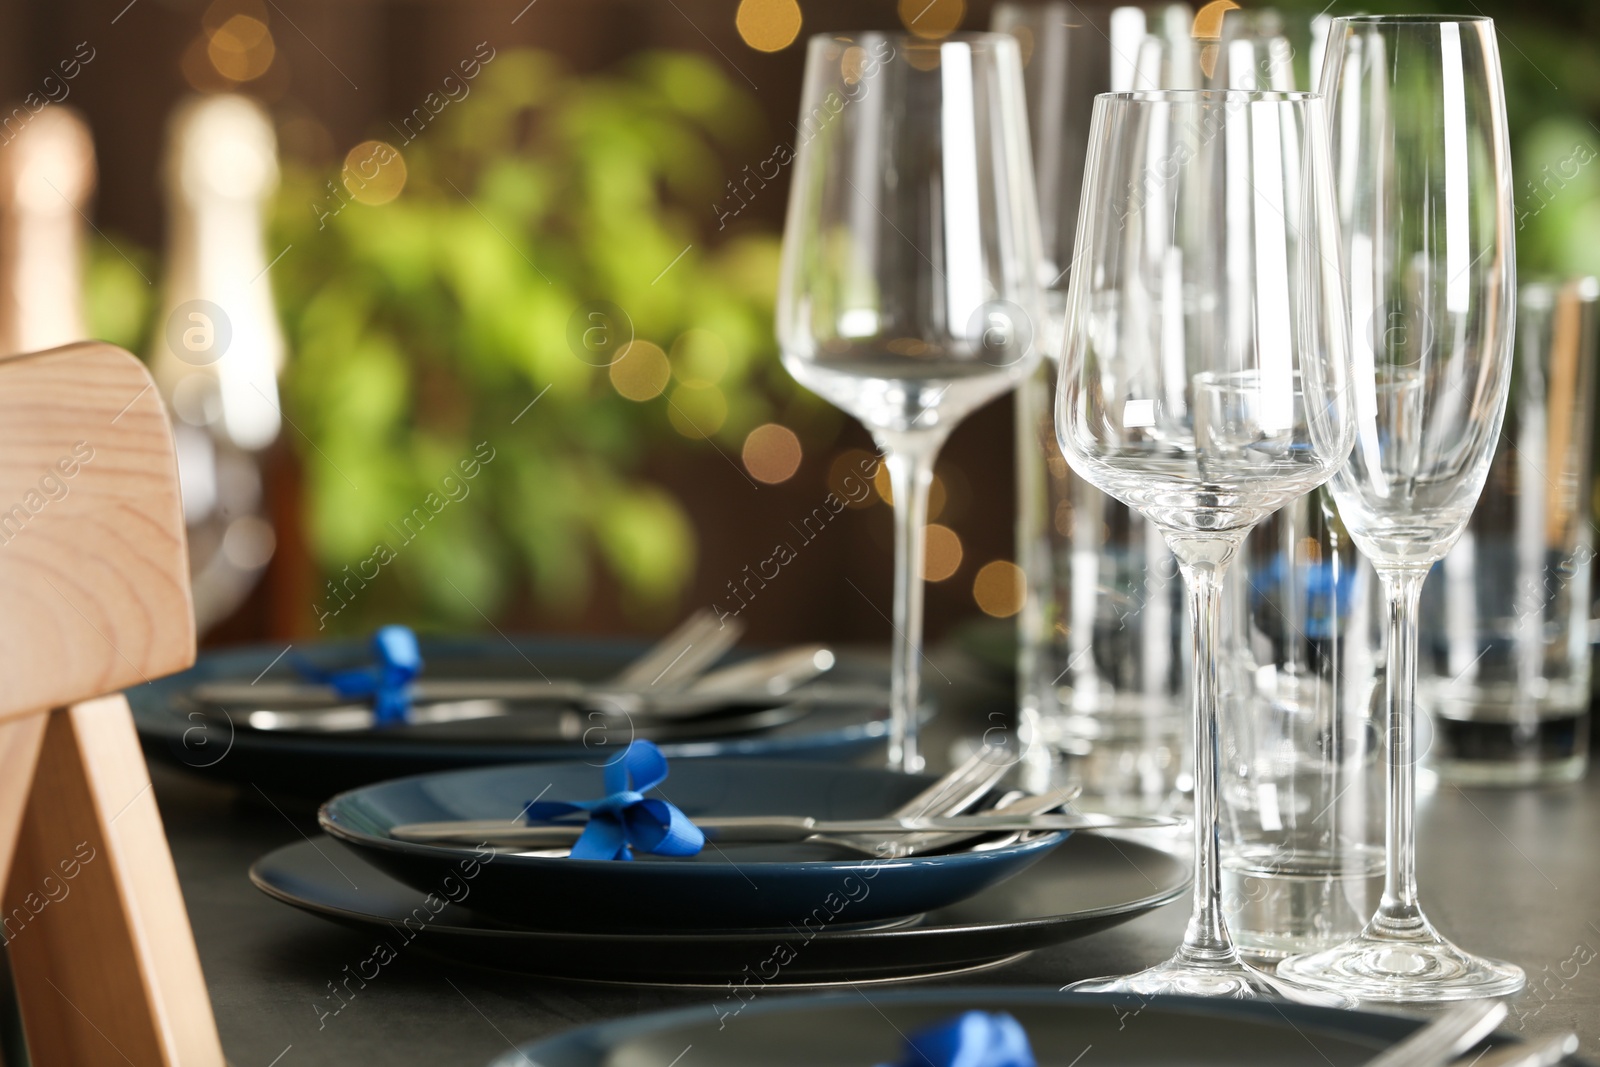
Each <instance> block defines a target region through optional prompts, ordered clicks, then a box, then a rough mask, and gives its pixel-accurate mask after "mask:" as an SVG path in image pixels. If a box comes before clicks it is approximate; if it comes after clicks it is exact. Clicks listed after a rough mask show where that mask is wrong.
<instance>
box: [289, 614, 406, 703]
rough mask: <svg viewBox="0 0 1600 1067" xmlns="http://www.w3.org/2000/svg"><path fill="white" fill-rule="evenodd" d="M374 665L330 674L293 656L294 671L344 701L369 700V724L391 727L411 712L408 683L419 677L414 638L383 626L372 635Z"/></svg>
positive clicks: (397, 629)
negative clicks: (328, 687) (323, 686)
mask: <svg viewBox="0 0 1600 1067" xmlns="http://www.w3.org/2000/svg"><path fill="white" fill-rule="evenodd" d="M372 653H373V655H375V656H377V657H378V662H377V663H374V664H372V665H370V666H367V667H355V668H351V669H348V670H337V671H330V670H324V669H323V668H321V667H317V666H314V665H313V664H310V663H307V662H306V661H305V660H303V659H301V658H300V657H298V656H296V657H295V658H294V665H295V669H296V670H298V671H299V672H300V673H301V674H302V675H304V676H305V677H306V678H308V679H310V680H311V681H313V682H321V683H322V684H323V685H330V686H332V687H333V690H334V692H336V693H338V694H339V695H340V696H341V697H344V698H346V699H348V700H365V699H367V698H369V697H370V698H371V699H372V713H373V724H374V725H376V726H395V725H398V724H400V723H403V722H405V721H406V716H407V715H408V714H410V712H411V683H412V682H413V681H414V680H415V679H416V677H417V675H419V674H421V673H422V651H421V649H419V648H418V647H417V635H416V634H414V633H412V632H411V629H410V627H406V626H385V627H382V628H381V629H379V630H378V632H377V633H375V634H373V635H372Z"/></svg>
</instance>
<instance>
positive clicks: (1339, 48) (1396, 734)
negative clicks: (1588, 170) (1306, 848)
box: [1278, 15, 1524, 1000]
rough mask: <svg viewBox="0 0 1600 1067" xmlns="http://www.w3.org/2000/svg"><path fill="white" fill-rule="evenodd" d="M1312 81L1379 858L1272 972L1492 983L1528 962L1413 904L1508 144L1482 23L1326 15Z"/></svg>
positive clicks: (1441, 987)
mask: <svg viewBox="0 0 1600 1067" xmlns="http://www.w3.org/2000/svg"><path fill="white" fill-rule="evenodd" d="M1322 88H1323V91H1324V93H1325V94H1326V95H1327V98H1328V100H1329V109H1330V113H1331V114H1332V115H1333V116H1334V118H1333V156H1334V160H1335V167H1336V173H1337V174H1338V194H1339V205H1340V214H1341V222H1342V231H1343V237H1342V241H1343V248H1342V253H1343V261H1344V264H1345V271H1346V276H1347V278H1348V282H1349V292H1350V333H1351V348H1352V359H1353V365H1354V367H1355V368H1356V377H1355V379H1354V382H1355V389H1356V392H1355V401H1356V402H1355V405H1354V407H1355V409H1356V417H1357V431H1356V445H1355V449H1354V452H1353V453H1352V455H1351V457H1350V460H1349V462H1348V463H1347V464H1346V465H1345V466H1344V467H1343V469H1341V470H1340V471H1339V473H1338V474H1337V475H1336V476H1335V477H1334V479H1333V481H1332V483H1331V487H1332V490H1333V495H1334V498H1335V500H1336V501H1337V502H1338V505H1339V514H1340V516H1341V517H1342V518H1343V520H1344V523H1345V526H1346V527H1347V528H1348V530H1349V532H1350V536H1351V538H1352V539H1353V540H1354V541H1355V543H1356V545H1357V547H1359V548H1360V549H1361V551H1362V553H1363V554H1365V555H1366V556H1367V557H1368V558H1369V559H1370V560H1371V561H1372V563H1373V565H1374V566H1375V567H1376V569H1377V571H1378V575H1379V577H1380V579H1381V580H1382V583H1383V588H1384V594H1385V601H1386V605H1387V619H1386V624H1387V629H1388V652H1387V655H1388V665H1387V669H1386V671H1385V689H1386V696H1387V718H1388V766H1387V768H1386V772H1387V774H1386V778H1387V780H1386V783H1385V784H1386V787H1387V797H1388V805H1387V807H1388V824H1387V827H1386V832H1385V848H1384V852H1385V856H1384V859H1385V866H1386V871H1385V878H1384V890H1383V898H1382V901H1381V903H1380V904H1379V906H1378V911H1377V914H1376V915H1375V916H1374V917H1373V918H1372V920H1371V921H1370V922H1369V923H1368V924H1367V927H1366V929H1365V930H1364V931H1363V932H1362V933H1361V934H1360V935H1359V936H1358V937H1356V938H1354V939H1352V940H1350V941H1347V942H1345V943H1344V944H1343V945H1339V946H1336V947H1334V948H1331V949H1328V950H1326V951H1324V952H1320V953H1316V954H1314V955H1309V956H1299V957H1293V958H1291V959H1289V960H1286V961H1284V962H1283V963H1282V964H1280V965H1279V968H1278V973H1279V975H1280V976H1282V977H1284V978H1285V979H1287V980H1289V981H1291V982H1294V983H1296V984H1299V985H1303V986H1306V987H1310V988H1317V989H1338V990H1340V991H1342V992H1345V993H1348V994H1350V995H1352V996H1358V997H1361V998H1363V999H1372V1000H1458V999H1465V998H1468V997H1490V996H1502V995H1505V994H1507V993H1512V992H1515V991H1516V990H1518V989H1520V988H1521V987H1522V985H1523V981H1524V978H1523V973H1522V971H1521V970H1520V969H1519V968H1517V967H1515V966H1513V965H1511V964H1508V963H1500V962H1498V961H1495V960H1487V959H1482V958H1479V957H1477V956H1473V955H1471V954H1469V953H1466V952H1463V951H1462V950H1461V949H1459V948H1457V947H1456V946H1454V945H1452V944H1451V943H1450V942H1449V941H1447V940H1445V939H1444V938H1443V937H1442V936H1440V934H1439V933H1438V932H1437V931H1436V930H1434V928H1433V926H1432V924H1431V923H1429V922H1428V919H1427V917H1426V916H1424V915H1423V913H1422V908H1421V906H1420V905H1419V903H1418V896H1417V872H1416V832H1415V828H1414V826H1413V822H1412V818H1413V807H1414V792H1413V790H1414V785H1415V777H1416V774H1415V766H1414V761H1415V755H1414V753H1413V751H1412V720H1413V717H1414V715H1415V698H1416V685H1417V604H1418V598H1419V597H1420V596H1421V592H1422V583H1423V580H1424V579H1425V578H1426V577H1427V576H1428V571H1429V569H1430V568H1431V567H1432V566H1433V564H1434V563H1435V562H1437V561H1438V560H1439V559H1441V558H1443V556H1444V555H1445V553H1446V552H1448V551H1449V550H1450V548H1451V546H1452V545H1454V544H1455V542H1456V539H1457V538H1458V537H1460V535H1461V531H1462V529H1463V528H1464V527H1465V526H1466V523H1467V518H1468V517H1469V516H1470V515H1471V514H1472V509H1473V506H1474V505H1475V504H1476V503H1477V501H1478V494H1479V493H1480V492H1481V491H1482V489H1483V484H1484V479H1485V478H1486V477H1487V475H1488V471H1489V463H1490V460H1491V459H1492V458H1493V455H1494V448H1495V443H1496V441H1497V440H1498V439H1499V436H1500V422H1501V419H1502V417H1503V416H1504V414H1505V407H1506V395H1507V389H1508V385H1509V382H1510V375H1511V342H1512V329H1513V322H1514V315H1515V309H1516V267H1515V262H1514V260H1515V253H1514V247H1513V243H1514V238H1513V235H1512V214H1511V155H1510V151H1509V148H1508V144H1507V134H1506V116H1505V99H1504V90H1503V87H1502V85H1501V81H1500V55H1499V50H1498V46H1497V45H1496V43H1495V32H1494V23H1493V22H1492V21H1491V20H1489V19H1486V18H1464V17H1463V18H1455V17H1432V16H1412V15H1396V16H1365V17H1361V18H1341V19H1337V20H1335V22H1334V24H1333V27H1332V29H1331V30H1330V32H1329V37H1328V48H1327V58H1326V60H1325V63H1324V66H1323V72H1322Z"/></svg>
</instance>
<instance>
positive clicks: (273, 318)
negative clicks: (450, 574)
mask: <svg viewBox="0 0 1600 1067" xmlns="http://www.w3.org/2000/svg"><path fill="white" fill-rule="evenodd" d="M164 177H165V182H166V188H167V210H168V240H167V259H166V276H165V279H164V283H163V292H162V302H161V305H160V314H159V315H158V316H157V318H156V324H155V336H154V337H152V338H151V342H150V350H151V356H150V365H151V370H152V372H153V373H154V375H155V379H156V383H157V385H158V386H159V387H160V389H161V392H162V395H163V396H164V397H165V398H166V400H167V404H168V406H169V407H170V408H171V409H172V413H173V416H174V423H175V425H174V434H175V437H176V440H177V449H178V477H179V481H180V482H181V483H182V487H183V507H184V519H185V521H186V522H187V524H188V527H189V563H190V568H191V570H192V571H193V576H194V603H195V619H196V623H197V625H198V626H199V628H200V629H201V630H202V631H204V630H205V629H206V628H208V627H210V626H212V625H215V624H216V623H218V622H220V621H221V620H222V619H224V618H226V617H227V616H228V615H229V614H231V613H232V612H233V611H234V609H236V608H237V607H238V606H239V604H241V603H242V602H243V601H244V598H245V597H246V596H248V595H249V593H250V590H251V589H252V588H253V587H254V585H255V583H256V581H257V580H258V578H259V577H260V575H261V573H262V571H263V569H264V568H265V567H266V565H267V562H268V560H270V559H271V558H272V553H273V549H274V547H275V543H276V542H275V539H274V534H273V529H272V525H271V524H270V522H269V521H268V520H267V517H266V514H265V506H264V501H263V494H262V472H261V464H262V458H261V453H262V452H263V450H265V449H266V448H267V447H268V446H269V445H271V444H272V442H273V441H274V440H276V439H277V436H278V430H279V426H280V420H281V412H280V410H279V406H278V372H279V371H280V370H281V369H282V367H283V362H284V344H283V335H282V333H281V332H280V330H279V327H278V319H277V315H276V313H275V311H274V308H273V301H272V284H271V280H270V278H269V277H268V269H269V267H270V266H271V264H270V262H269V257H268V256H267V254H266V246H265V243H264V240H263V235H264V227H265V222H266V218H265V213H266V210H267V206H268V201H269V198H270V197H271V196H272V193H273V191H274V190H275V189H276V188H277V183H278V158H277V140H276V137H275V136H274V134H273V130H272V122H271V120H270V118H269V117H268V116H267V113H266V111H265V110H264V109H263V108H262V107H261V105H259V104H257V103H255V102H254V101H252V100H250V99H249V98H247V97H244V96H237V95H233V94H227V93H218V94H212V95H207V96H200V97H190V98H189V99H187V100H185V101H184V102H182V103H181V104H179V105H178V107H177V108H176V109H175V110H174V112H173V115H172V118H171V121H170V123H169V126H168V142H167V160H166V170H165V175H164Z"/></svg>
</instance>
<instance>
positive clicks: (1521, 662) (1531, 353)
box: [1419, 278, 1600, 786]
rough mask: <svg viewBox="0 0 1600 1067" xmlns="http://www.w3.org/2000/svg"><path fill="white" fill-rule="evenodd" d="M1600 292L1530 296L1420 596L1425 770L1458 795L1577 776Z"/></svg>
mask: <svg viewBox="0 0 1600 1067" xmlns="http://www.w3.org/2000/svg"><path fill="white" fill-rule="evenodd" d="M1597 312H1600V283H1597V282H1596V280H1595V279H1594V278H1574V279H1571V280H1568V281H1566V282H1563V283H1560V284H1551V283H1546V282H1538V281H1535V282H1528V283H1525V284H1524V285H1523V286H1522V289H1521V293H1520V304H1519V307H1518V309H1517V342H1516V354H1515V358H1514V359H1513V361H1512V367H1511V402H1510V403H1509V404H1508V405H1507V407H1506V418H1505V424H1504V428H1503V430H1502V432H1501V444H1500V448H1499V450H1498V451H1497V452H1496V453H1495V457H1494V462H1493V465H1492V466H1491V467H1490V468H1489V478H1488V481H1487V482H1486V483H1485V485H1484V489H1483V496H1482V497H1481V498H1480V499H1479V501H1478V506H1477V508H1476V510H1474V511H1473V513H1472V519H1471V520H1470V521H1469V522H1468V524H1467V529H1466V532H1465V533H1463V534H1462V535H1461V540H1460V541H1459V542H1457V543H1456V547H1455V548H1454V549H1453V550H1452V551H1451V553H1450V554H1449V555H1448V556H1446V557H1445V558H1444V559H1443V560H1442V561H1441V562H1440V563H1439V564H1438V565H1437V566H1436V567H1435V568H1434V571H1433V573H1432V574H1431V575H1430V576H1429V578H1428V584H1427V586H1426V587H1425V588H1424V590H1423V606H1422V618H1421V630H1422V641H1423V655H1422V657H1421V662H1420V664H1419V667H1420V671H1421V675H1422V678H1421V687H1422V693H1423V698H1424V702H1425V704H1426V706H1427V707H1428V709H1429V711H1431V712H1432V713H1433V729H1434V736H1433V744H1432V746H1431V748H1430V749H1429V751H1428V753H1427V758H1428V761H1429V763H1430V764H1431V765H1432V766H1433V768H1434V769H1435V770H1437V771H1438V772H1439V773H1440V775H1441V776H1443V777H1444V778H1445V779H1447V780H1449V781H1454V782H1459V783H1462V784H1465V785H1501V786H1514V785H1540V784H1548V783H1554V782H1571V781H1576V780H1578V779H1579V778H1582V777H1583V774H1584V771H1585V770H1586V769H1587V767H1588V764H1589V673H1590V662H1589V659H1590V644H1589V600H1590V596H1591V592H1590V574H1591V571H1592V569H1593V562H1592V561H1593V559H1594V526H1593V524H1592V523H1591V522H1590V520H1589V513H1590V493H1591V491H1592V488H1593V479H1592V476H1591V474H1592V465H1593V464H1592V454H1593V445H1594V416H1595V406H1596V384H1597V377H1600V376H1597V374H1596V370H1597V368H1596V346H1597V340H1600V313H1597Z"/></svg>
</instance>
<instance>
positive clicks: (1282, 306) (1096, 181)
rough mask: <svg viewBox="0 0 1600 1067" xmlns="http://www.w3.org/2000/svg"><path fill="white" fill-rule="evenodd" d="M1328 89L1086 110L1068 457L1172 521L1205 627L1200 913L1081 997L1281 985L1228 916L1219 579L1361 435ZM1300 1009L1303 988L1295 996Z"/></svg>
mask: <svg viewBox="0 0 1600 1067" xmlns="http://www.w3.org/2000/svg"><path fill="white" fill-rule="evenodd" d="M1337 247H1338V231H1337V215H1336V211H1335V206H1334V203H1333V176H1332V169H1331V166H1330V162H1329V156H1328V147H1327V130H1326V124H1325V120H1324V116H1323V111H1322V100H1321V98H1320V97H1317V96H1315V95H1312V94H1308V93H1280V92H1252V91H1244V90H1202V91H1195V90H1187V91H1185V90H1165V91H1157V90H1138V91H1134V92H1128V93H1108V94H1105V95H1102V96H1100V97H1098V98H1097V99H1096V101H1095V111H1094V123H1093V127H1092V131H1091V134H1090V156H1089V164H1088V168H1087V172H1086V175H1085V188H1084V194H1083V206H1082V208H1081V210H1080V211H1079V214H1078V250H1077V253H1076V258H1077V261H1078V263H1077V266H1076V268H1075V269H1074V270H1073V274H1072V288H1071V294H1070V297H1069V302H1068V310H1067V329H1066V337H1065V341H1064V348H1063V353H1062V367H1061V388H1060V390H1059V399H1058V405H1057V408H1056V419H1057V430H1058V434H1059V436H1060V440H1061V448H1062V451H1063V453H1064V454H1065V455H1066V457H1067V459H1068V461H1069V462H1070V463H1071V464H1072V466H1073V468H1074V469H1075V470H1076V471H1077V472H1078V473H1079V474H1080V475H1081V476H1082V477H1084V478H1085V479H1087V480H1089V481H1091V482H1093V483H1094V484H1095V485H1097V486H1099V487H1100V488H1101V489H1102V490H1104V491H1105V492H1106V493H1108V494H1110V495H1111V496H1114V497H1116V498H1117V499H1119V500H1121V501H1123V502H1124V503H1126V504H1127V505H1129V506H1130V507H1132V508H1135V509H1137V510H1138V511H1140V512H1142V513H1144V515H1145V516H1146V517H1147V518H1148V519H1149V520H1150V521H1151V522H1153V523H1154V524H1155V525H1156V526H1157V527H1159V528H1160V530H1161V531H1162V534H1163V535H1164V536H1165V537H1166V540H1167V543H1168V544H1169V545H1170V546H1171V548H1172V551H1173V554H1174V555H1175V556H1176V557H1177V558H1178V563H1179V568H1180V570H1181V571H1182V573H1183V577H1184V582H1185V585H1186V586H1187V589H1188V594H1189V611H1190V621H1191V624H1192V625H1193V627H1194V660H1193V669H1194V753H1195V756H1194V759H1195V788H1194V810H1195V825H1194V835H1195V840H1194V851H1195V884H1194V912H1193V915H1192V917H1191V918H1190V920H1189V926H1188V929H1187V931H1186V933H1185V935H1184V939H1183V944H1182V945H1181V946H1180V947H1179V948H1178V951H1177V953H1176V954H1175V955H1174V956H1173V957H1172V958H1171V959H1170V960H1168V961H1167V962H1165V963H1162V964H1159V965H1157V966H1155V967H1152V968H1150V969H1148V970H1145V971H1141V972H1139V973H1138V974H1134V975H1130V976H1128V977H1125V978H1116V979H1097V980H1094V981H1091V982H1080V983H1077V985H1076V986H1075V987H1073V988H1076V989H1080V990H1087V991H1096V992H1124V993H1134V994H1138V995H1141V996H1142V995H1145V994H1153V993H1188V994H1200V995H1209V996H1232V997H1253V996H1261V995H1268V994H1272V995H1284V994H1285V990H1284V989H1283V988H1282V987H1281V986H1279V985H1278V984H1277V983H1276V982H1275V981H1274V980H1273V979H1272V978H1270V977H1269V976H1267V975H1265V974H1263V973H1261V972H1259V971H1256V970H1254V969H1252V968H1250V967H1247V966H1246V965H1245V964H1244V963H1243V962H1241V960H1240V959H1239V956H1238V953H1237V952H1236V951H1235V948H1234V945H1233V942H1232V939H1231V938H1230V936H1229V934H1228V930H1227V925H1226V923H1225V922H1224V920H1223V915H1222V902H1221V885H1220V864H1219V856H1218V819H1217V788H1218V766H1217V713H1218V700H1219V695H1220V693H1219V690H1220V670H1221V667H1222V664H1221V663H1220V656H1221V653H1222V651H1223V646H1222V642H1221V636H1222V635H1221V614H1222V611H1221V609H1222V589H1223V577H1224V574H1225V573H1226V571H1227V568H1228V564H1229V563H1230V562H1231V561H1232V560H1233V558H1234V556H1235V554H1236V553H1237V552H1238V549H1239V546H1240V544H1241V543H1242V542H1243V541H1244V538H1245V536H1246V534H1248V533H1249V532H1250V529H1251V528H1252V527H1253V526H1255V524H1256V523H1258V522H1259V521H1261V520H1262V519H1263V518H1265V517H1266V516H1267V515H1269V514H1271V513H1272V512H1273V511H1275V510H1277V509H1278V508H1279V507H1281V506H1282V505H1283V504H1285V503H1287V502H1289V501H1291V500H1293V499H1295V498H1297V497H1299V496H1301V495H1303V494H1305V493H1307V492H1309V491H1310V490H1312V489H1314V488H1316V487H1317V486H1318V485H1320V484H1322V483H1323V482H1324V481H1325V480H1327V478H1328V477H1329V476H1330V475H1331V474H1332V473H1333V472H1334V470H1335V469H1337V468H1338V467H1339V465H1340V464H1341V463H1343V462H1344V459H1345V456H1346V455H1347V453H1348V452H1349V451H1350V446H1351V442H1352V432H1351V423H1350V420H1349V418H1348V417H1347V412H1346V403H1347V394H1348V386H1349V364H1348V345H1347V343H1346V340H1345V305H1344V290H1343V285H1342V281H1341V279H1340V277H1339V270H1338V257H1337ZM1301 999H1305V998H1304V997H1301Z"/></svg>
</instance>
